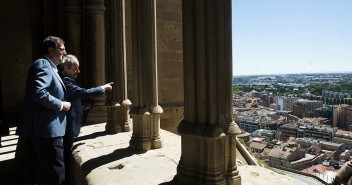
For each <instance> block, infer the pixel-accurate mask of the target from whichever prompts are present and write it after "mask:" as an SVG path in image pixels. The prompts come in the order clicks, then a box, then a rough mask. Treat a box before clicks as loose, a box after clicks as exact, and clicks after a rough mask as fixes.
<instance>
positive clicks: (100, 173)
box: [73, 123, 305, 185]
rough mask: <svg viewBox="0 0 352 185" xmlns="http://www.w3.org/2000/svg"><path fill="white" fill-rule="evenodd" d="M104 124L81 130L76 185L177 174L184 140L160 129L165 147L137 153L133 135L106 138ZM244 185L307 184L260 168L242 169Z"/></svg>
mask: <svg viewBox="0 0 352 185" xmlns="http://www.w3.org/2000/svg"><path fill="white" fill-rule="evenodd" d="M104 128H105V124H104V123H102V124H97V125H91V126H86V127H84V128H82V133H81V135H80V137H79V138H78V139H77V142H75V146H74V150H73V155H74V159H75V160H76V162H77V164H78V165H77V166H76V170H75V172H79V173H78V174H76V175H75V177H76V178H75V179H76V181H75V182H76V183H75V184H88V185H109V184H123V185H159V184H163V185H166V184H171V183H169V182H170V181H171V180H172V179H173V178H174V176H175V175H176V168H177V164H178V162H179V160H180V156H181V137H180V136H178V135H176V134H173V133H171V132H168V131H165V130H161V131H160V134H161V138H162V140H163V147H162V148H160V149H155V150H149V151H147V152H144V153H138V152H136V151H133V150H130V149H129V148H128V146H129V141H130V138H131V136H132V132H125V133H118V134H114V135H106V134H105V132H104ZM239 172H240V175H241V178H242V184H244V185H259V184H260V185H263V184H266V185H271V184H272V185H277V184H282V185H301V184H302V185H303V184H305V183H303V182H301V181H298V180H296V179H293V178H291V177H289V176H285V175H281V174H278V173H276V172H273V171H271V170H268V169H265V168H261V167H258V166H248V165H243V166H239Z"/></svg>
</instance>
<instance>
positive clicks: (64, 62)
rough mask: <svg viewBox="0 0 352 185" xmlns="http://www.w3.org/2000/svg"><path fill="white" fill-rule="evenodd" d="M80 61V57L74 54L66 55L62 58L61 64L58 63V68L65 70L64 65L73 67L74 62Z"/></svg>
mask: <svg viewBox="0 0 352 185" xmlns="http://www.w3.org/2000/svg"><path fill="white" fill-rule="evenodd" d="M75 61H76V62H78V59H77V57H76V56H74V55H71V54H70V55H66V56H64V57H63V59H62V63H60V64H59V65H57V68H58V69H59V71H64V67H65V66H66V67H67V68H69V69H71V67H72V64H73V62H75Z"/></svg>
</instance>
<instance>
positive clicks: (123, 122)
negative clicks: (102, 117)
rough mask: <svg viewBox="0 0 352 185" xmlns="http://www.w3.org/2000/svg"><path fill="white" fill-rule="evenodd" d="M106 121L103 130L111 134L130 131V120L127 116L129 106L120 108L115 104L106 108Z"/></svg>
mask: <svg viewBox="0 0 352 185" xmlns="http://www.w3.org/2000/svg"><path fill="white" fill-rule="evenodd" d="M107 112H108V121H107V124H106V126H105V130H106V132H108V133H111V134H117V133H119V132H129V131H131V127H132V124H131V119H130V115H129V106H120V104H115V105H113V106H109V107H108V108H107Z"/></svg>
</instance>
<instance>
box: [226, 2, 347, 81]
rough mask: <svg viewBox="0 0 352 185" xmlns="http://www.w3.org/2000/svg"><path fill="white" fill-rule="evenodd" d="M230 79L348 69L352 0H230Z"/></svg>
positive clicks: (345, 70)
mask: <svg viewBox="0 0 352 185" xmlns="http://www.w3.org/2000/svg"><path fill="white" fill-rule="evenodd" d="M232 39H233V42H232V44H233V46H232V49H233V53H232V54H233V75H234V76H237V75H255V74H292V73H320V72H321V73H329V72H351V71H352V0H232Z"/></svg>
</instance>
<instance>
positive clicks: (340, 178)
mask: <svg viewBox="0 0 352 185" xmlns="http://www.w3.org/2000/svg"><path fill="white" fill-rule="evenodd" d="M336 181H337V182H338V183H342V184H346V185H347V184H348V183H349V184H351V182H352V160H351V161H349V162H346V163H345V164H343V166H342V167H341V168H340V169H339V171H338V172H337V174H336V176H335V181H334V184H338V183H337V182H336Z"/></svg>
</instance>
